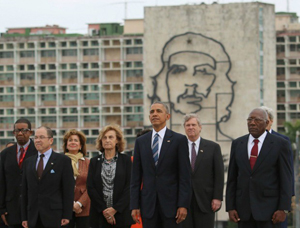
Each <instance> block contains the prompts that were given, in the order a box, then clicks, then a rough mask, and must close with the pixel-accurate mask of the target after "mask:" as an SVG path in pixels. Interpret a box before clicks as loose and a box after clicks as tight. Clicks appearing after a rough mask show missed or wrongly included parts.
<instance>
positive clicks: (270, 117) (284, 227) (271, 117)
mask: <svg viewBox="0 0 300 228" xmlns="http://www.w3.org/2000/svg"><path fill="white" fill-rule="evenodd" d="M261 108H262V109H264V110H265V111H266V112H267V114H268V120H269V124H268V125H267V128H266V129H267V130H268V131H269V132H270V133H271V134H274V135H277V136H279V137H282V138H284V139H285V140H287V141H288V142H289V151H290V160H289V161H290V165H291V167H292V180H293V182H292V195H291V197H292V196H294V195H295V177H294V169H293V167H294V158H293V150H292V145H291V142H290V139H289V137H287V136H285V135H282V134H280V133H278V132H276V131H274V130H273V129H272V125H273V122H274V111H273V109H271V108H269V107H266V106H262V107H261ZM280 227H281V228H287V227H288V222H287V218H286V219H285V220H284V222H282V223H281V226H280Z"/></svg>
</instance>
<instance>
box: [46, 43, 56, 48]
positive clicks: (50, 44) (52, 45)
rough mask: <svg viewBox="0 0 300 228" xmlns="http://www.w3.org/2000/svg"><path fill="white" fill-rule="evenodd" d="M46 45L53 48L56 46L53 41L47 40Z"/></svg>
mask: <svg viewBox="0 0 300 228" xmlns="http://www.w3.org/2000/svg"><path fill="white" fill-rule="evenodd" d="M48 46H49V48H55V47H56V45H55V42H49V43H48Z"/></svg>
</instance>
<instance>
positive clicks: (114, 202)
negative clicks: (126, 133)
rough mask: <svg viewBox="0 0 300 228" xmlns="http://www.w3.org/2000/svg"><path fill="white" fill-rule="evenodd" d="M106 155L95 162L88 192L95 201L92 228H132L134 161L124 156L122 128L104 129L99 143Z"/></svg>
mask: <svg viewBox="0 0 300 228" xmlns="http://www.w3.org/2000/svg"><path fill="white" fill-rule="evenodd" d="M96 148H97V149H98V150H100V151H101V152H102V153H101V154H100V155H99V156H97V157H94V158H92V159H91V164H90V167H89V174H88V178H87V189H88V193H89V196H90V198H91V210H90V227H91V228H112V227H120V228H121V227H122V228H130V226H131V224H133V220H132V218H131V212H130V210H129V197H130V194H129V188H130V177H131V160H130V157H129V156H127V155H126V154H123V153H121V152H123V151H124V149H125V140H124V137H123V134H122V132H121V130H120V128H119V127H118V126H113V125H108V126H106V127H104V128H103V129H102V130H101V131H100V134H99V136H98V138H97V140H96Z"/></svg>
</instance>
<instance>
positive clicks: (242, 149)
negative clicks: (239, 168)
mask: <svg viewBox="0 0 300 228" xmlns="http://www.w3.org/2000/svg"><path fill="white" fill-rule="evenodd" d="M248 138H249V135H246V136H245V137H243V138H242V140H241V142H240V145H239V148H238V150H237V152H238V153H239V154H240V156H241V159H242V161H243V162H244V163H245V167H246V169H247V170H248V171H249V172H250V173H251V167H250V161H249V157H248Z"/></svg>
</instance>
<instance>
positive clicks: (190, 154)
mask: <svg viewBox="0 0 300 228" xmlns="http://www.w3.org/2000/svg"><path fill="white" fill-rule="evenodd" d="M200 141H201V137H199V138H198V139H197V140H196V141H195V142H192V141H191V140H189V139H188V144H189V157H190V162H191V161H192V148H193V145H192V144H193V143H195V150H196V155H198V152H199V147H200Z"/></svg>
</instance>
